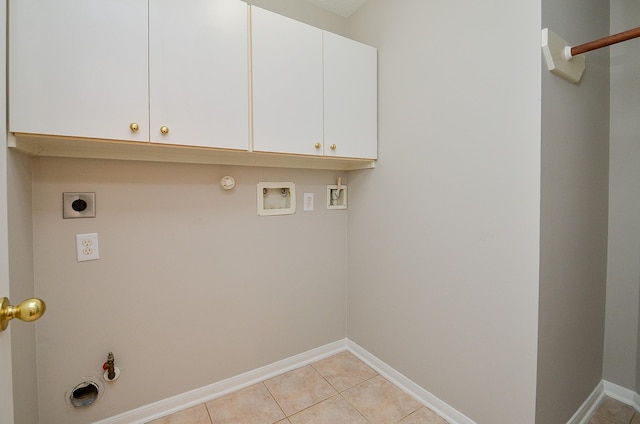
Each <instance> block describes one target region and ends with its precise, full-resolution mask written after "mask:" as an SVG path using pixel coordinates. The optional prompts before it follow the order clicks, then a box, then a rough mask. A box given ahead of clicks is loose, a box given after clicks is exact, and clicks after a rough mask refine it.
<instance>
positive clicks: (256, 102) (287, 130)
mask: <svg viewBox="0 0 640 424" xmlns="http://www.w3.org/2000/svg"><path fill="white" fill-rule="evenodd" d="M251 22H252V59H253V150H255V151H261V152H282V153H295V154H306V155H322V144H323V119H322V108H323V106H322V104H323V100H322V97H323V90H322V30H320V29H318V28H314V27H312V26H309V25H306V24H304V23H301V22H298V21H294V20H293V19H289V18H286V17H284V16H280V15H277V14H275V13H272V12H269V11H266V10H263V9H260V8H257V7H253V6H252V8H251Z"/></svg>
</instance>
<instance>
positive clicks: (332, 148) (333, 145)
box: [329, 144, 338, 150]
mask: <svg viewBox="0 0 640 424" xmlns="http://www.w3.org/2000/svg"><path fill="white" fill-rule="evenodd" d="M329 148H331V150H336V149H337V148H338V146H336V145H335V144H332V145H331V146H329Z"/></svg>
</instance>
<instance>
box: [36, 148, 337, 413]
mask: <svg viewBox="0 0 640 424" xmlns="http://www.w3.org/2000/svg"><path fill="white" fill-rule="evenodd" d="M224 175H231V176H233V177H234V178H235V179H236V182H237V186H236V188H235V189H234V190H233V191H231V192H225V191H223V190H222V189H221V188H219V187H218V185H217V184H218V181H219V180H220V178H222V177H223V176H224ZM338 176H342V177H343V181H344V182H345V183H346V182H348V180H347V176H346V175H345V174H340V173H339V172H334V171H309V170H280V169H269V168H249V167H221V166H206V165H185V164H164V163H160V164H159V163H144V162H119V161H100V160H75V159H52V158H51V159H47V158H38V159H34V160H33V220H34V245H35V246H34V260H35V285H36V293H37V294H38V295H39V296H42V297H43V298H44V299H46V301H47V304H48V310H47V316H46V319H43V320H42V321H40V323H39V324H38V327H37V329H38V334H37V336H38V351H37V358H38V382H39V392H40V424H48V423H52V424H53V423H61V422H65V423H85V422H89V421H94V420H97V419H100V418H105V417H109V416H112V415H116V414H118V413H119V412H123V411H127V410H130V409H133V408H136V407H139V406H142V405H146V404H149V403H152V402H155V401H158V400H161V399H163V398H166V397H169V396H172V395H177V394H180V393H183V392H186V391H188V390H191V389H195V388H199V387H203V386H206V385H208V384H211V383H213V382H216V381H219V380H222V379H224V378H228V377H232V376H235V375H237V374H240V373H242V372H245V371H249V370H252V369H255V368H258V367H260V366H264V365H267V364H270V363H273V362H275V361H278V360H281V359H284V358H287V357H290V356H293V355H296V354H298V353H301V352H304V351H306V350H309V349H313V348H316V347H319V346H322V345H324V344H327V343H330V342H333V341H336V340H340V339H342V338H344V337H345V335H346V330H345V313H346V312H345V307H346V305H345V286H346V223H347V218H346V217H347V216H346V211H335V210H331V211H330V210H327V209H326V208H325V207H323V205H322V201H323V199H324V198H326V185H327V184H332V183H335V181H336V179H337V177H338ZM260 181H292V182H294V183H295V184H296V190H297V193H298V202H297V203H298V204H297V206H298V212H297V213H296V214H295V215H289V216H276V217H258V216H257V213H256V185H257V183H258V182H260ZM65 191H71V192H73V191H93V192H95V193H96V196H97V217H96V218H95V219H76V220H63V219H62V216H61V215H62V214H61V207H62V204H61V196H62V193H63V192H65ZM305 192H311V193H314V194H315V199H316V209H315V211H313V212H303V211H302V194H303V193H305ZM323 196H324V197H323ZM88 232H97V233H98V234H99V248H100V260H99V261H92V262H82V263H78V262H76V258H75V235H76V234H80V233H88ZM109 351H113V352H114V354H115V357H116V361H117V364H118V366H119V367H121V370H122V374H121V377H120V379H119V380H118V381H117V382H116V383H113V384H110V385H109V386H108V387H107V390H105V392H104V396H103V398H102V399H101V400H100V401H99V402H98V403H97V404H96V405H94V406H92V407H91V408H87V409H86V410H82V411H79V410H70V409H69V408H67V406H66V405H65V402H64V394H65V392H66V391H67V390H68V389H70V388H71V387H73V385H74V384H75V383H77V382H79V381H81V379H82V377H84V376H92V375H96V373H98V372H99V371H100V369H101V366H102V363H103V362H104V361H105V360H106V355H107V353H108V352H109Z"/></svg>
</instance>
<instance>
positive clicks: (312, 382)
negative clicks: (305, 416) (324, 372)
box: [264, 365, 337, 416]
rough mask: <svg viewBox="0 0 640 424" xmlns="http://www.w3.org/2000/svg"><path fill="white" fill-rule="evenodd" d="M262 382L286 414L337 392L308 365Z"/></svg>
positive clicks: (298, 410) (291, 413)
mask: <svg viewBox="0 0 640 424" xmlns="http://www.w3.org/2000/svg"><path fill="white" fill-rule="evenodd" d="M264 384H265V385H266V386H267V388H268V389H269V391H270V392H271V394H272V395H273V397H274V398H275V400H276V402H278V405H280V407H281V408H282V410H283V411H284V412H285V414H286V415H287V416H290V415H293V414H295V413H296V412H300V411H302V410H303V409H305V408H308V407H310V406H312V405H315V404H316V403H319V402H322V401H323V400H325V399H328V398H329V397H331V396H333V395H335V394H337V392H336V390H335V389H334V388H333V387H331V385H330V384H329V383H327V381H326V380H325V379H324V378H322V377H321V376H320V374H318V372H317V371H316V370H315V369H314V368H313V367H312V366H310V365H307V366H306V367H302V368H298V369H296V370H293V371H289V372H288V373H285V374H282V375H279V376H277V377H274V378H271V379H269V380H266V381H265V382H264Z"/></svg>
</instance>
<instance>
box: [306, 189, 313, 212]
mask: <svg viewBox="0 0 640 424" xmlns="http://www.w3.org/2000/svg"><path fill="white" fill-rule="evenodd" d="M304 210H305V211H312V210H313V193H305V194H304Z"/></svg>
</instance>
